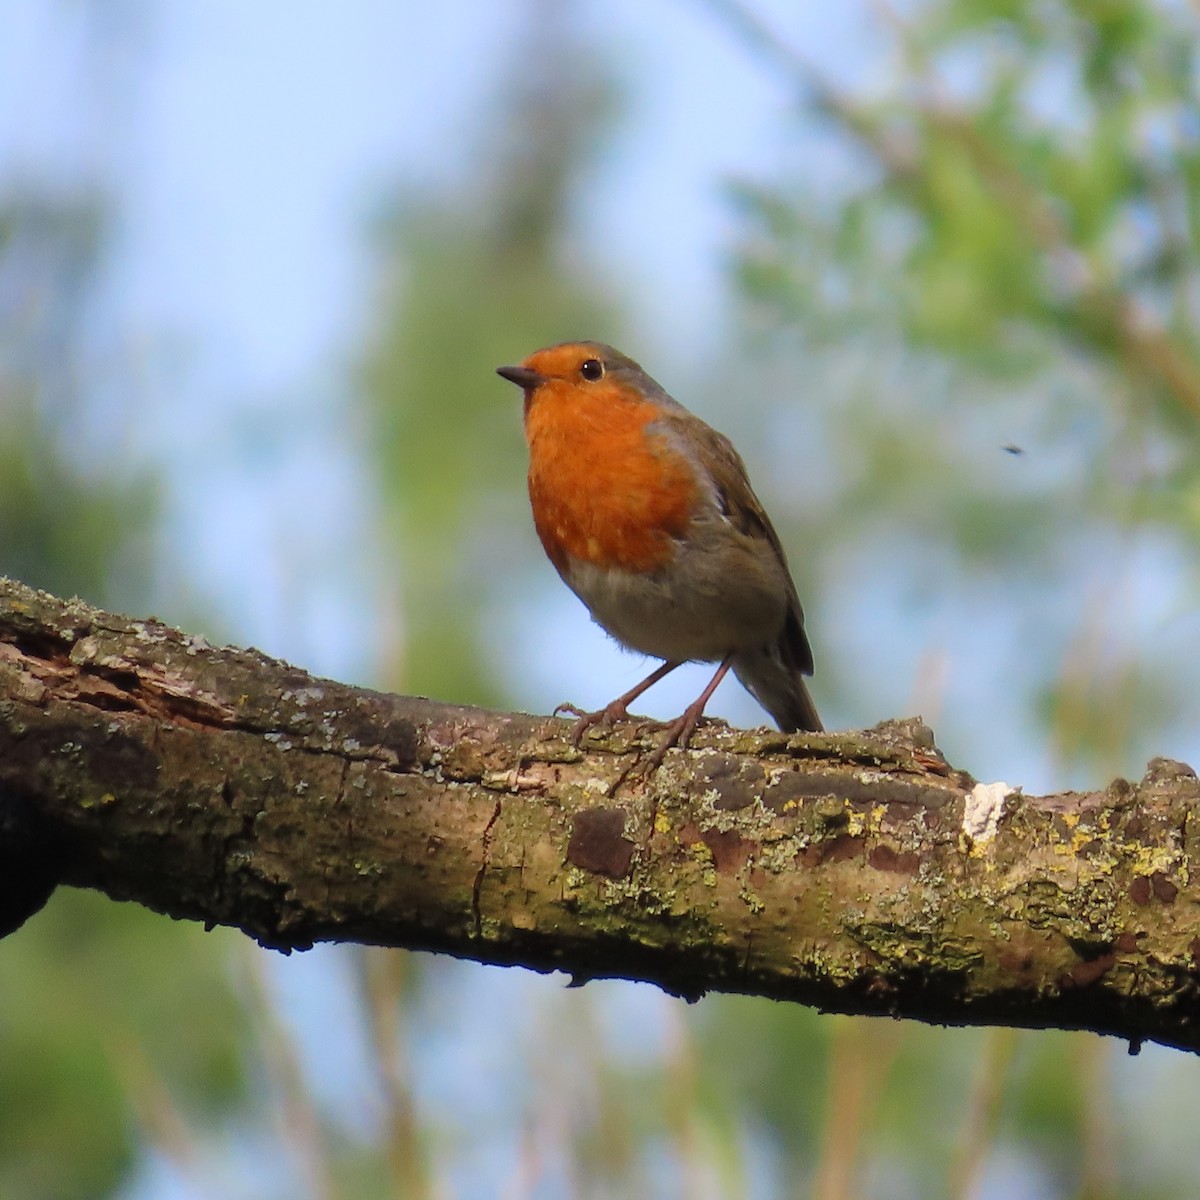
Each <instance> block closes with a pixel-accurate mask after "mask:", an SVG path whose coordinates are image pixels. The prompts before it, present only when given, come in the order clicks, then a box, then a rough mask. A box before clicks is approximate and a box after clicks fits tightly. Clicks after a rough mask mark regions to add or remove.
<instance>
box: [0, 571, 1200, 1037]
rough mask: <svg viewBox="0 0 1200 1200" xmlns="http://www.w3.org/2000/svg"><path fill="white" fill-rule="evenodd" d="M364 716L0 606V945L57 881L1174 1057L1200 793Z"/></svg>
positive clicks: (867, 745)
mask: <svg viewBox="0 0 1200 1200" xmlns="http://www.w3.org/2000/svg"><path fill="white" fill-rule="evenodd" d="M567 728H568V727H567V725H566V723H565V722H562V721H557V720H552V719H538V718H533V717H527V716H522V715H519V714H511V713H493V712H485V711H483V710H480V709H473V708H460V707H454V706H451V705H446V704H437V703H434V702H432V701H429V700H421V699H413V698H409V697H402V696H389V695H383V694H380V693H378V692H372V691H366V690H363V689H357V688H351V687H348V686H346V685H344V684H339V683H334V682H331V681H329V680H324V679H315V678H313V677H311V676H309V675H306V674H305V673H303V672H302V671H299V670H297V669H296V668H294V667H290V666H288V665H286V664H284V663H280V662H276V661H273V660H271V659H268V658H265V657H264V656H263V655H261V654H259V653H257V652H256V651H253V650H236V649H229V648H226V649H216V648H213V647H212V646H210V645H208V644H207V643H206V642H204V641H203V640H202V639H197V638H193V637H188V636H186V635H184V634H181V633H178V632H176V631H174V630H172V629H169V628H167V627H166V626H164V625H162V624H160V623H159V622H157V621H153V620H149V621H135V620H130V619H128V618H125V617H118V616H113V615H110V614H107V613H103V612H99V611H97V610H95V609H92V608H89V607H87V606H86V605H84V604H82V603H80V602H79V601H70V602H63V601H61V600H56V599H54V598H53V597H51V596H47V595H44V594H42V593H38V592H34V591H31V590H30V589H28V588H25V587H23V586H21V585H19V584H16V583H11V582H6V581H2V580H0V927H7V928H11V927H15V926H16V925H18V924H19V923H20V922H21V920H23V919H24V917H25V916H26V915H28V913H29V912H31V911H33V910H36V908H37V907H38V906H39V905H40V903H41V902H42V901H43V900H44V898H45V896H46V895H47V894H48V893H49V891H50V890H51V889H52V887H53V886H54V884H55V883H56V882H61V883H67V884H74V885H77V886H81V887H92V888H99V889H100V890H102V891H104V892H106V893H107V894H108V895H110V896H112V897H114V898H116V899H123V900H136V901H138V902H139V903H142V904H145V905H148V906H149V907H151V908H154V909H156V910H158V911H160V912H165V913H169V914H170V915H172V916H175V917H187V918H193V919H196V920H203V921H205V922H206V923H208V924H209V925H214V924H224V925H233V926H236V927H238V928H240V929H242V930H244V931H245V932H246V933H248V934H250V935H251V936H253V937H255V938H257V939H258V940H259V941H260V942H262V943H263V944H264V945H267V946H273V947H277V948H280V949H285V950H286V949H293V948H296V949H298V948H302V947H307V946H310V945H311V944H312V943H314V942H316V941H322V940H335V941H339V940H340V941H360V942H370V943H378V944H381V945H391V946H406V947H409V948H411V949H422V950H436V951H442V952H444V953H449V954H454V955H457V956H460V957H463V958H472V959H477V960H478V961H480V962H490V963H510V964H521V965H524V966H527V967H531V968H533V969H535V970H539V971H546V970H553V969H561V970H564V971H568V972H570V973H571V974H572V976H573V977H574V978H575V979H576V980H585V979H589V978H594V977H598V976H620V977H624V978H629V979H642V980H648V981H650V982H652V983H655V984H657V985H659V986H660V987H662V988H665V989H667V990H668V991H671V992H674V993H677V994H680V995H683V996H687V997H689V998H691V997H696V996H699V995H701V994H703V993H704V992H706V991H708V990H712V989H716V990H723V991H736V992H746V993H752V994H757V995H762V996H771V997H776V998H780V999H791V1000H798V1001H800V1002H802V1003H805V1004H813V1005H817V1006H819V1007H821V1008H825V1009H831V1010H837V1011H841V1012H852V1013H878V1014H883V1013H888V1014H892V1015H896V1016H907V1017H915V1018H918V1019H921V1020H925V1021H934V1022H946V1023H952V1024H983V1023H1000V1024H1011V1025H1021V1026H1035V1027H1042V1026H1062V1027H1066V1028H1084V1029H1093V1030H1096V1031H1098V1032H1101V1033H1111V1034H1116V1035H1118V1036H1120V1037H1123V1038H1127V1039H1129V1040H1130V1042H1131V1044H1132V1045H1133V1046H1135V1047H1136V1045H1138V1044H1140V1042H1141V1041H1142V1040H1143V1039H1152V1040H1155V1041H1160V1042H1164V1043H1167V1044H1170V1045H1175V1046H1180V1047H1186V1048H1188V1049H1192V1050H1195V1049H1197V1048H1200V1030H1198V1029H1197V1015H1198V1014H1200V1006H1198V1005H1197V963H1198V962H1200V905H1198V901H1200V873H1198V871H1197V869H1196V868H1197V830H1196V824H1195V822H1194V821H1193V820H1192V812H1193V809H1194V807H1195V806H1196V803H1197V801H1198V800H1200V782H1198V781H1197V778H1196V775H1195V773H1194V772H1193V771H1192V770H1191V769H1190V768H1189V767H1186V766H1184V765H1182V764H1180V763H1174V762H1170V761H1167V760H1164V759H1156V760H1155V761H1154V762H1152V763H1151V764H1150V769H1149V771H1148V773H1147V775H1146V777H1145V779H1143V780H1142V781H1141V783H1139V784H1131V783H1127V782H1126V781H1124V780H1117V781H1115V782H1114V783H1112V784H1111V785H1110V786H1109V787H1108V788H1107V789H1106V790H1105V791H1103V792H1096V793H1072V794H1063V795H1056V796H1042V797H1033V796H1023V795H1021V794H1020V792H1019V790H1018V789H1014V788H1010V787H1008V786H1007V785H1006V784H1002V783H995V784H976V783H975V782H974V781H973V780H972V779H971V778H970V777H969V776H967V775H966V774H965V773H963V772H962V771H958V770H954V769H953V768H951V767H950V766H949V765H948V764H946V762H945V761H944V759H943V758H942V757H941V755H940V754H939V753H938V752H937V750H936V749H935V748H934V745H933V739H932V735H931V734H930V732H929V730H928V729H926V728H925V727H924V726H923V725H922V724H921V723H920V722H919V721H915V720H914V721H907V722H891V723H887V724H885V725H882V726H879V727H877V728H875V729H873V730H868V731H866V732H861V733H859V732H851V733H843V734H824V735H786V734H781V733H773V732H768V731H763V730H760V731H743V730H736V729H729V728H727V727H724V726H721V725H716V724H714V725H708V726H705V727H704V728H702V729H701V730H700V731H699V733H698V734H697V736H696V739H695V741H696V746H695V748H694V749H692V750H690V751H688V752H681V751H672V752H671V753H670V754H669V755H668V757H667V760H666V762H665V763H664V765H663V767H662V768H661V769H660V770H659V771H658V772H656V773H655V774H654V776H653V777H652V778H651V779H649V780H648V781H647V780H638V779H636V778H633V779H631V780H630V781H629V782H626V783H623V784H622V785H621V787H620V788H619V789H618V790H617V791H616V794H615V796H614V795H610V794H609V792H610V790H611V787H612V784H613V782H614V781H615V780H617V779H618V778H619V777H620V776H621V773H622V771H623V770H624V769H625V768H626V767H627V766H628V764H629V761H630V756H631V754H634V753H636V752H637V751H638V749H639V744H638V735H637V733H636V731H633V732H631V729H632V727H631V726H630V725H623V726H621V727H619V728H618V729H616V730H615V731H613V732H611V733H608V734H604V735H602V736H598V737H593V738H591V739H589V741H588V743H587V746H586V752H584V751H581V750H577V749H575V748H574V747H573V746H571V745H570V743H569V742H568V741H566V740H565V739H564V736H563V735H564V732H565V730H566V729H567Z"/></svg>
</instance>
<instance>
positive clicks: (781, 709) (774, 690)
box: [733, 646, 825, 733]
mask: <svg viewBox="0 0 1200 1200" xmlns="http://www.w3.org/2000/svg"><path fill="white" fill-rule="evenodd" d="M733 673H734V674H735V675H736V676H737V677H738V678H739V679H740V680H741V681H742V684H743V686H744V687H745V689H746V690H747V691H748V692H749V693H750V694H751V695H752V696H753V697H754V698H755V700H757V701H758V702H759V704H761V705H762V706H763V708H765V709H766V710H767V712H769V713H770V714H771V716H772V717H773V718H774V720H775V723H776V724H777V725H778V726H779V728H780V729H782V730H783V731H784V733H797V732H800V731H802V730H803V731H806V732H808V733H820V732H822V730H824V728H825V726H824V725H822V724H821V718H820V716H819V715H818V713H817V706H816V705H815V704H814V703H813V699H812V696H810V695H809V694H808V687H807V686H806V685H805V683H804V676H803V675H802V674H801V673H800V671H798V670H797V669H796V668H795V667H794V666H792V665H790V664H788V663H785V662H784V661H783V657H782V655H781V654H780V651H779V648H778V647H776V646H770V647H764V648H763V649H762V650H756V651H754V652H753V653H751V654H739V655H738V656H737V658H735V659H734V660H733Z"/></svg>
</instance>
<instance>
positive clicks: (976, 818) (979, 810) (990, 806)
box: [963, 781, 1017, 842]
mask: <svg viewBox="0 0 1200 1200" xmlns="http://www.w3.org/2000/svg"><path fill="white" fill-rule="evenodd" d="M1016 790H1017V789H1016V788H1012V787H1009V785H1008V784H1007V783H1004V782H1003V781H997V782H996V783H977V784H976V785H975V786H974V787H973V788H972V789H971V790H970V792H969V793H968V794H967V802H966V804H965V805H963V833H965V834H966V835H967V837H969V838H970V839H971V840H972V841H973V842H986V841H989V840H990V839H992V838H994V837H995V836H996V826H997V825H999V823H1000V814H1001V813H1002V812H1003V811H1004V801H1005V800H1007V799H1008V797H1009V795H1010V794H1011V793H1012V792H1014V791H1016Z"/></svg>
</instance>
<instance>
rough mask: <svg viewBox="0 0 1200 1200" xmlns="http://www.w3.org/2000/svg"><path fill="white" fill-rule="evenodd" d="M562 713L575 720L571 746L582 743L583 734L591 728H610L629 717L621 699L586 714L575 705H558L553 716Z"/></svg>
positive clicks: (572, 728)
mask: <svg viewBox="0 0 1200 1200" xmlns="http://www.w3.org/2000/svg"><path fill="white" fill-rule="evenodd" d="M562 713H569V714H570V715H571V716H573V717H575V718H577V719H576V721H575V724H574V725H573V726H572V727H571V745H572V746H578V745H580V744H581V743H582V742H583V737H584V734H586V733H587V731H588V730H589V729H591V728H592V727H593V726H596V725H599V726H602V727H604V728H610V727H611V726H612V725H613V724H615V723H616V722H617V721H623V720H624V719H625V718H626V717H628V716H629V710H628V709H627V708H626V707H625V703H624V701H623V699H617V700H614V701H613V702H612V703H611V704H606V705H605V706H604V707H603V708H598V709H596V711H595V712H588V711H587V710H586V709H583V708H580V707H578V705H575V704H560V705H559V706H558V707H557V708H556V709H555V710H554V713H553V715H554V716H556V717H557V716H559V715H561V714H562Z"/></svg>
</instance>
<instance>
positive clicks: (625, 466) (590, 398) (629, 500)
mask: <svg viewBox="0 0 1200 1200" xmlns="http://www.w3.org/2000/svg"><path fill="white" fill-rule="evenodd" d="M658 412H659V410H658V408H657V406H656V405H654V404H651V403H649V402H648V401H646V400H643V399H642V398H641V397H640V396H630V395H629V394H628V392H627V391H626V390H625V389H622V388H620V387H618V386H616V385H611V386H607V387H606V386H605V385H603V384H601V385H599V386H596V385H592V386H590V387H586V388H581V387H577V386H573V385H571V384H568V383H565V382H563V383H559V382H558V381H551V382H548V383H546V384H544V385H543V386H542V387H541V388H539V389H538V393H537V396H536V398H535V399H534V401H533V403H532V404H531V405H530V406H529V410H528V412H527V413H526V418H525V436H526V439H527V440H528V442H529V500H530V505H531V507H532V509H533V520H534V525H535V527H536V529H537V534H538V537H539V538H540V539H541V542H542V545H543V546H544V547H545V550H546V554H547V555H548V556H549V558H550V561H551V562H553V563H554V565H555V566H556V567H557V568H558V569H559V571H562V570H563V569H564V567H565V565H566V563H567V561H568V560H569V559H575V560H578V561H582V562H588V563H592V564H593V565H595V566H599V567H612V568H616V569H619V570H625V571H649V570H653V569H654V568H655V567H658V566H660V565H662V564H663V563H664V562H666V560H667V559H668V558H670V556H671V554H672V550H673V547H672V539H674V538H677V537H680V536H681V535H682V534H683V533H684V531H685V530H686V528H687V526H688V522H689V521H690V519H691V515H692V512H693V509H694V506H695V504H696V503H697V500H698V497H699V489H698V487H697V484H696V479H695V475H694V473H693V470H692V467H691V465H690V464H689V463H688V461H687V460H686V459H685V458H684V457H683V456H682V455H680V454H679V453H678V452H677V451H675V450H674V449H673V448H672V447H671V445H670V443H669V442H668V441H667V439H666V438H665V437H664V436H663V435H662V434H661V433H659V432H658V431H656V430H654V429H651V428H649V426H651V424H652V423H653V421H654V420H655V418H656V417H657V416H658Z"/></svg>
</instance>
